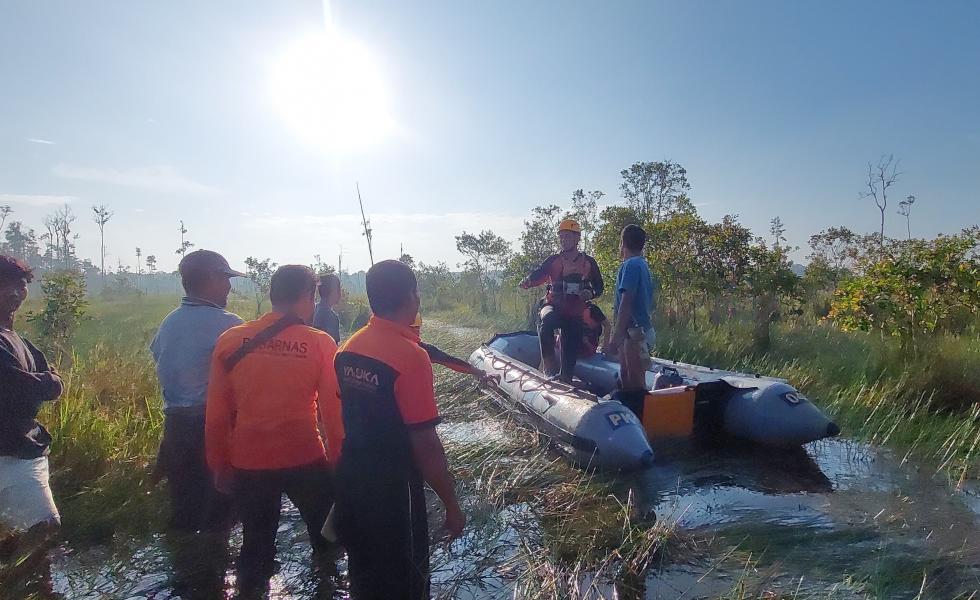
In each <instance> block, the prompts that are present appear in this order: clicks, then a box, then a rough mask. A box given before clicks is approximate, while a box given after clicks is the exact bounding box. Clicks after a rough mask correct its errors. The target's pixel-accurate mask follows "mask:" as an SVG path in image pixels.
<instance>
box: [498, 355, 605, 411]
mask: <svg viewBox="0 0 980 600" xmlns="http://www.w3.org/2000/svg"><path fill="white" fill-rule="evenodd" d="M489 357H490V367H491V368H493V369H495V370H499V371H503V380H504V383H514V382H517V386H518V389H520V391H521V392H522V393H527V392H556V393H559V394H572V395H575V396H579V397H583V398H585V399H587V400H588V399H590V398H588V396H587V395H586V394H584V393H583V392H582V390H580V389H578V388H577V387H575V386H573V385H568V384H567V383H561V382H557V381H548V380H539V381H538V382H533V383H532V385H530V386H527V385H526V382H527V380H528V379H531V378H535V379H537V378H538V376H537V375H535V374H534V373H532V372H531V371H530V370H529V369H525V368H522V367H521V366H519V365H518V364H516V363H514V362H513V361H509V360H507V359H504V358H500V357H499V356H497V355H496V354H494V353H489ZM498 363H499V364H498ZM505 367H510V368H511V369H513V370H515V371H517V372H518V373H519V375H518V376H517V377H514V378H512V379H508V377H507V369H506V368H505Z"/></svg>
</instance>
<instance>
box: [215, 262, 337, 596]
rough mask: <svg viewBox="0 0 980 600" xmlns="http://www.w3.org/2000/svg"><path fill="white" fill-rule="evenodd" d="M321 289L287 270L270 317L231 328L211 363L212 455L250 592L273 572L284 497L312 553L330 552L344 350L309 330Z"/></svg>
mask: <svg viewBox="0 0 980 600" xmlns="http://www.w3.org/2000/svg"><path fill="white" fill-rule="evenodd" d="M315 286H316V277H315V276H314V275H313V271H312V270H310V269H309V267H304V266H301V265H285V266H282V267H280V268H279V269H278V270H277V271H276V273H275V274H273V276H272V282H271V285H270V292H269V297H270V299H271V301H272V312H271V313H268V314H266V315H264V316H262V317H260V318H258V319H256V320H254V321H250V322H248V323H245V324H243V325H239V326H237V327H233V328H231V329H229V330H228V331H226V332H225V333H224V334H223V335H222V336H221V338H220V339H218V343H217V345H216V346H215V349H214V355H213V358H212V361H211V382H210V386H209V388H208V403H207V429H206V442H207V459H208V465H209V466H210V467H211V468H212V469H213V470H214V472H215V474H216V478H217V479H218V481H219V482H220V485H221V486H222V487H224V488H226V489H230V490H232V491H233V493H234V496H235V501H236V503H237V505H238V511H239V514H240V515H241V519H242V537H243V541H242V549H241V556H240V558H239V561H238V569H239V578H238V580H239V586H240V588H241V591H242V593H243V595H248V594H252V593H256V592H261V591H262V590H263V588H265V587H266V586H267V585H268V581H269V578H270V577H271V576H272V575H273V573H274V570H275V552H276V545H275V542H276V531H277V530H278V527H279V514H280V511H281V509H282V495H283V494H286V496H288V497H289V499H290V500H292V502H293V504H294V505H295V506H296V508H297V509H299V512H300V515H301V516H302V517H303V520H304V521H305V522H306V527H307V531H308V532H309V536H310V542H311V544H312V546H313V549H314V552H318V551H322V550H325V549H326V548H327V542H326V540H325V539H324V538H323V537H322V536H321V533H320V532H321V529H322V527H323V524H324V522H325V520H326V517H327V511H329V509H330V504H331V503H332V501H333V497H332V496H333V485H332V481H331V479H332V478H331V465H332V464H333V463H335V462H336V460H337V457H338V455H339V447H340V440H341V439H342V437H343V425H342V423H341V420H340V403H339V400H338V398H337V380H336V376H335V374H334V370H333V359H334V355H335V354H336V351H337V344H336V343H335V342H334V340H333V338H331V337H330V336H329V335H328V334H326V333H324V332H322V331H319V330H317V329H314V328H313V327H308V326H307V325H305V323H308V322H309V321H310V320H311V319H312V317H313V296H314V289H315ZM318 407H319V413H318V410H317V409H318ZM318 414H319V416H320V417H321V420H322V423H323V427H324V431H325V434H326V437H327V448H326V452H325V449H324V444H323V441H322V440H321V438H320V433H319V430H318V425H317V417H318ZM328 456H329V460H328Z"/></svg>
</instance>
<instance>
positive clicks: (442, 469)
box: [395, 349, 466, 539]
mask: <svg viewBox="0 0 980 600" xmlns="http://www.w3.org/2000/svg"><path fill="white" fill-rule="evenodd" d="M420 350H421V349H420ZM413 361H414V359H413ZM395 401H396V402H397V403H398V409H399V411H400V412H401V415H402V420H403V421H404V423H405V425H406V426H407V427H408V431H409V443H410V444H411V447H412V459H413V461H414V462H415V466H416V467H417V468H418V469H419V472H420V473H421V474H422V477H423V478H424V479H425V481H426V483H428V484H429V486H431V487H432V489H433V491H435V493H436V494H437V495H438V496H439V499H440V500H442V503H443V505H445V507H446V531H447V532H448V534H449V537H450V539H452V538H456V537H459V535H460V534H461V533H462V532H463V525H464V524H465V522H466V517H465V516H464V515H463V511H462V510H461V509H460V507H459V500H457V498H456V490H455V487H454V482H453V477H452V475H451V474H450V473H449V465H448V464H447V462H446V453H445V450H444V449H443V447H442V441H441V440H440V439H439V434H437V433H436V425H437V424H438V423H439V411H438V409H437V408H436V398H435V389H434V387H433V380H432V364H431V363H430V362H429V361H428V359H427V358H426V357H425V355H420V356H418V360H417V362H413V364H412V365H410V366H406V368H405V369H404V370H402V372H401V373H400V374H399V376H398V379H396V380H395Z"/></svg>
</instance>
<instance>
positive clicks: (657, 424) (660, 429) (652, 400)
mask: <svg viewBox="0 0 980 600" xmlns="http://www.w3.org/2000/svg"><path fill="white" fill-rule="evenodd" d="M642 421H643V429H644V430H645V431H646V433H647V438H649V439H651V440H657V439H663V438H677V437H687V436H689V435H691V432H692V431H693V430H694V386H690V385H686V386H685V385H682V386H677V387H672V388H665V389H662V390H654V391H652V392H647V394H646V396H645V397H644V398H643V419H642Z"/></svg>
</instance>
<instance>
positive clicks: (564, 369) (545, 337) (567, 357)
mask: <svg viewBox="0 0 980 600" xmlns="http://www.w3.org/2000/svg"><path fill="white" fill-rule="evenodd" d="M556 329H561V370H560V372H559V376H560V377H561V378H562V379H564V380H566V381H571V380H572V375H574V374H575V363H576V362H577V361H578V353H579V344H580V343H581V340H582V336H583V335H584V332H585V322H584V321H583V320H582V317H581V316H577V317H576V316H571V315H566V314H562V312H561V311H560V310H558V309H556V308H555V307H554V306H551V305H550V304H546V305H545V306H544V308H542V309H541V324H540V325H538V339H539V340H540V342H541V360H542V362H544V363H545V364H546V365H550V364H554V360H555V359H554V356H555V330H556Z"/></svg>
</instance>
